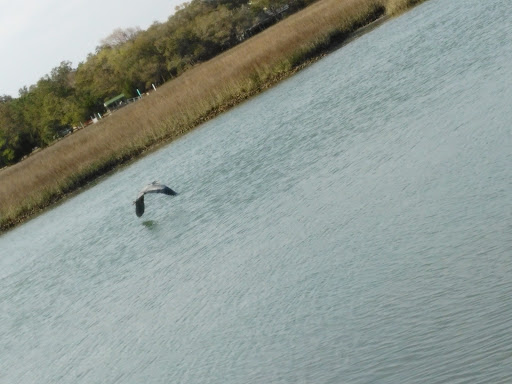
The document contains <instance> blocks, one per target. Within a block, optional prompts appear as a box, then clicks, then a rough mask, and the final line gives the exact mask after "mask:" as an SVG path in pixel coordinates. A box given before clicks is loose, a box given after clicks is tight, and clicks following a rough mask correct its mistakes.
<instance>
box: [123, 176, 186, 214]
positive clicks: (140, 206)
mask: <svg viewBox="0 0 512 384" xmlns="http://www.w3.org/2000/svg"><path fill="white" fill-rule="evenodd" d="M146 193H163V194H164V195H171V196H175V195H177V193H176V192H174V191H173V190H172V189H171V188H169V187H168V186H166V185H163V184H161V183H159V182H157V181H153V182H152V183H151V184H148V185H146V186H145V187H144V188H142V190H141V191H140V192H139V194H138V195H137V199H136V200H135V201H134V202H133V204H135V213H136V214H137V217H141V216H142V214H143V213H144V195H145V194H146Z"/></svg>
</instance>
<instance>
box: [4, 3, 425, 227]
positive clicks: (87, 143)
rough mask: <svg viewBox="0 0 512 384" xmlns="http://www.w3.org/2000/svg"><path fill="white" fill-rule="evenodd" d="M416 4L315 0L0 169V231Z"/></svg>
mask: <svg viewBox="0 0 512 384" xmlns="http://www.w3.org/2000/svg"><path fill="white" fill-rule="evenodd" d="M417 2H418V1H417V0H320V1H318V2H316V3H314V4H312V5H310V6H309V7H308V8H306V9H304V10H303V11H301V12H298V13H296V14H294V15H292V16H290V17H288V18H286V19H285V20H283V21H281V22H280V23H278V24H276V25H274V26H272V27H271V28H268V29H267V30H265V31H263V32H261V33H260V34H258V35H256V36H254V37H252V38H251V39H249V40H247V41H245V42H243V43H242V44H240V45H238V46H236V47H234V48H232V49H231V50H229V51H226V52H224V53H223V54H221V55H219V56H217V57H215V58H214V59H212V60H210V61H208V62H205V63H202V64H200V65H197V66H196V67H194V68H192V69H190V70H188V71H187V72H185V73H184V74H182V75H181V76H179V77H177V78H175V79H173V80H171V81H169V82H167V83H166V84H164V85H163V86H162V87H160V88H159V89H158V90H157V91H154V92H152V93H151V94H150V95H148V96H146V97H144V98H143V99H141V100H140V101H138V102H136V103H133V104H130V105H128V106H126V107H124V108H123V109H121V110H119V111H116V112H114V113H113V114H112V115H111V116H109V117H107V118H104V119H102V120H100V122H98V123H97V124H94V125H92V126H89V127H87V128H85V129H82V130H80V131H78V132H76V133H74V134H72V135H70V136H68V137H66V138H64V139H62V140H60V141H58V142H57V143H55V144H54V145H52V146H50V147H48V148H45V149H44V150H42V151H39V152H37V153H35V154H33V155H32V156H30V157H28V158H27V159H26V160H24V161H22V162H20V163H18V164H15V165H13V166H11V167H9V168H5V169H3V170H1V171H0V229H1V230H5V229H7V228H9V227H12V226H14V225H16V224H17V223H19V222H21V221H23V220H24V219H26V218H28V217H30V216H31V215H33V214H35V213H37V212H38V211H40V210H42V209H44V208H45V207H47V206H49V205H51V204H53V203H55V202H56V201H58V200H59V199H62V198H63V197H64V196H66V195H67V194H69V193H70V192H73V191H75V190H77V189H79V188H80V187H82V186H84V185H86V184H87V183H89V182H90V181H92V180H94V179H95V178H97V177H98V176H100V175H103V174H105V173H107V172H108V171H109V170H112V169H114V168H115V167H117V166H119V165H121V164H124V163H126V162H127V161H129V160H131V159H133V158H135V157H137V156H139V155H141V154H142V153H143V152H145V151H148V150H150V149H151V148H154V147H155V145H157V144H160V143H166V142H169V141H171V140H173V139H175V138H177V137H179V136H181V135H183V134H184V133H186V132H187V131H189V130H191V129H192V128H194V127H196V126H198V125H199V124H201V123H203V122H205V121H207V120H209V119H211V118H213V117H215V116H217V115H218V114H219V113H222V112H223V111H225V110H227V109H229V108H230V107H232V106H234V105H236V104H238V103H240V102H242V101H244V100H246V99H247V98H249V97H251V96H252V95H254V94H257V93H259V92H261V91H262V90H264V89H265V88H268V87H270V86H272V85H273V84H275V83H277V82H279V81H280V80H281V79H283V78H285V77H287V76H290V75H291V74H293V73H294V72H295V71H297V70H299V69H300V68H301V67H302V66H304V65H306V64H307V63H308V60H311V59H314V58H317V57H319V55H321V54H323V53H324V52H326V51H328V50H329V49H331V48H333V47H335V46H336V45H337V44H339V43H340V42H342V41H343V40H344V39H346V38H347V37H348V36H349V35H350V34H351V33H352V32H354V31H355V30H357V29H358V28H360V27H361V26H364V25H366V24H368V23H370V22H371V21H373V20H375V19H377V18H378V17H380V16H382V15H384V14H387V15H391V14H395V13H399V12H402V11H403V10H405V9H407V7H409V6H410V5H412V4H413V3H417Z"/></svg>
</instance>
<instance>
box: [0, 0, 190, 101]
mask: <svg viewBox="0 0 512 384" xmlns="http://www.w3.org/2000/svg"><path fill="white" fill-rule="evenodd" d="M184 2H185V0H15V1H14V0H0V95H11V96H13V97H18V90H19V89H20V88H21V87H23V86H25V85H26V86H30V85H33V84H35V83H37V81H38V80H39V79H40V78H41V77H43V76H44V75H47V74H50V72H51V70H52V69H53V68H55V67H57V66H59V65H60V63H61V62H62V61H71V62H72V66H73V68H76V66H77V65H78V63H79V62H81V61H84V60H85V59H86V57H87V55H88V54H89V53H94V51H95V48H96V46H98V45H99V44H100V41H101V40H102V39H103V38H105V37H107V36H108V35H110V33H111V32H112V31H113V30H114V29H116V28H128V27H137V26H138V27H140V28H142V29H147V28H148V27H149V26H150V25H151V24H153V22H154V21H158V22H163V21H166V20H167V18H168V17H169V16H170V15H171V14H173V13H174V8H175V7H176V6H177V5H180V4H183V3H184Z"/></svg>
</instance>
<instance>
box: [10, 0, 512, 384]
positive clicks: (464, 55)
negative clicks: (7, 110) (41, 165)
mask: <svg viewBox="0 0 512 384" xmlns="http://www.w3.org/2000/svg"><path fill="white" fill-rule="evenodd" d="M511 18H512V6H511V4H510V2H509V1H505V0H503V1H499V0H494V1H485V2H482V1H476V0H470V1H462V0H452V1H448V0H437V1H436V0H430V1H429V2H427V3H425V4H423V5H422V6H420V7H418V8H416V9H414V10H413V11H411V12H409V13H407V14H406V15H403V16H402V17H400V18H397V19H394V20H391V21H389V22H387V23H385V24H384V25H382V26H381V27H379V28H378V29H377V30H375V31H373V32H372V33H370V34H367V35H365V36H363V37H361V38H359V39H358V40H356V41H354V42H353V43H351V44H349V45H348V46H346V47H344V48H343V49H342V50H339V51H337V52H334V53H333V54H331V55H329V56H328V57H326V58H325V59H323V60H322V61H320V62H319V63H317V64H315V65H314V66H312V67H310V68H309V69H307V70H305V71H304V72H302V73H300V74H298V75H297V76H295V77H294V78H292V79H290V80H289V81H286V82H285V83H283V84H281V85H280V86H278V87H275V88H274V89H272V90H270V91H269V92H266V93H265V94H263V95H261V96H259V97H257V98H255V99H253V100H251V101H250V102H248V103H245V104H244V105H242V106H240V107H238V108H236V109H234V110H233V111H231V112H230V113H228V114H225V115H223V116H221V117H219V118H218V119H216V120H214V121H212V122H210V123H208V124H206V125H204V126H203V127H201V128H200V129H198V130H196V131H195V132H193V133H191V134H190V135H187V136H186V137H185V138H183V139H181V140H179V141H177V142H175V143H173V144H171V145H169V146H167V147H165V148H163V149H162V150H159V151H158V152H155V153H153V154H151V155H150V156H147V157H146V158H144V159H142V160H141V161H138V162H136V163H134V164H132V165H130V166H129V167H126V168H125V169H123V170H122V171H120V172H118V173H116V174H114V175H112V176H110V177H108V178H106V179H104V180H103V181H101V183H99V184H98V185H96V186H94V187H93V188H90V189H88V190H86V191H85V192H83V193H81V194H79V195H77V196H76V197H74V198H72V199H70V200H68V201H66V202H65V203H63V204H61V205H60V206H58V207H56V208H55V209H53V210H51V211H48V212H47V213H45V214H44V215H41V216H39V217H37V218H36V219H34V220H32V221H30V222H28V223H26V224H25V225H23V226H21V227H19V228H17V229H15V230H13V231H11V232H8V233H6V234H4V235H2V236H1V237H0V252H1V257H0V293H1V294H0V382H2V383H56V382H59V383H115V382H117V383H142V382H147V383H178V382H180V383H299V382H303V383H371V382H373V383H418V382H426V383H447V382H449V383H462V382H471V383H508V382H511V381H512V347H511V345H512V333H511V332H510V329H512V320H511V319H512V299H511V297H512V263H511V258H510V257H511V255H512V238H511V230H512V210H511V207H512V193H511V192H512V182H511V180H512V151H511V148H512V140H511V126H512V104H511V102H510V101H511V100H512V43H511V39H510V36H511V33H512V27H511V24H510V22H509V21H510V20H511ZM152 180H160V181H162V182H164V183H167V184H169V185H170V186H171V187H172V188H173V189H175V190H177V191H179V192H180V195H179V196H176V197H175V198H170V197H167V196H154V195H149V196H147V197H146V212H145V214H144V216H143V217H142V218H141V219H138V218H137V217H136V216H135V212H134V207H133V206H132V205H131V202H132V200H133V199H134V198H135V196H136V195H137V192H138V190H139V189H140V188H141V187H142V186H143V185H144V184H145V183H146V182H150V181H152Z"/></svg>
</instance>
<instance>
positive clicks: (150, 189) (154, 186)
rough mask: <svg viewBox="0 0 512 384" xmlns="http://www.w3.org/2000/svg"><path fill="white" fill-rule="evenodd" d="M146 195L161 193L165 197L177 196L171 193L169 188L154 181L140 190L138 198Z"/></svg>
mask: <svg viewBox="0 0 512 384" xmlns="http://www.w3.org/2000/svg"><path fill="white" fill-rule="evenodd" d="M146 193H163V194H165V195H177V193H176V192H175V191H173V190H172V189H171V188H169V187H168V186H167V185H164V184H161V183H158V182H156V181H153V182H152V183H151V184H149V185H146V186H145V187H144V188H142V190H141V191H140V192H139V195H138V197H140V196H142V195H144V194H146ZM138 197H137V198H138Z"/></svg>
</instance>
